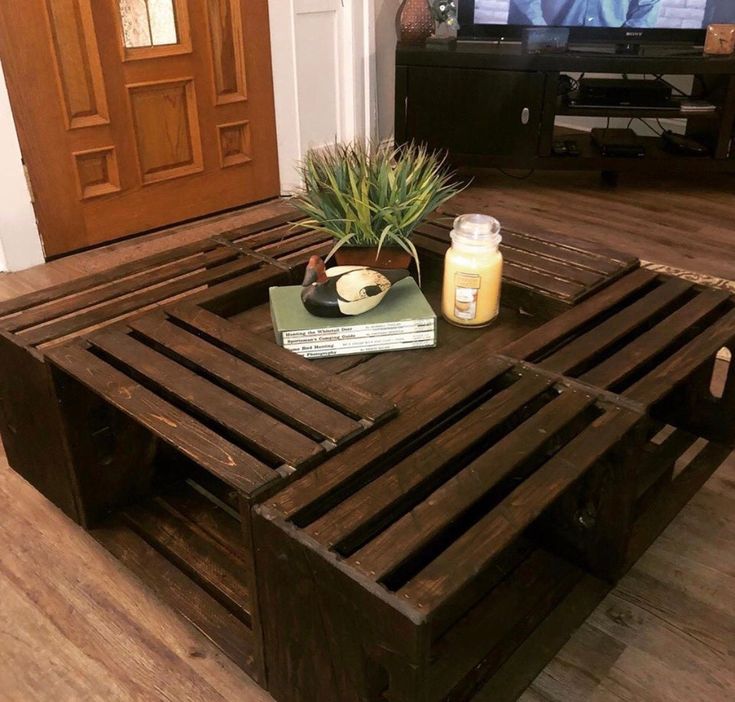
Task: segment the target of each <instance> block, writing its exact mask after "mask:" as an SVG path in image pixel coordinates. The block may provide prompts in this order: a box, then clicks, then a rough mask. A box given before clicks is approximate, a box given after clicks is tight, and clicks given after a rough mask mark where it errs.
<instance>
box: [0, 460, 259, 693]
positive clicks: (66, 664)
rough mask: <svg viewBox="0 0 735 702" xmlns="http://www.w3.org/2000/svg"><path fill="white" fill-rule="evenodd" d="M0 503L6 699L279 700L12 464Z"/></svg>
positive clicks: (1, 684)
mask: <svg viewBox="0 0 735 702" xmlns="http://www.w3.org/2000/svg"><path fill="white" fill-rule="evenodd" d="M0 504H2V508H1V509H2V515H3V516H2V519H0V540H2V543H3V548H2V549H1V550H0V591H2V597H0V631H2V633H1V634H0V660H1V661H2V662H1V663H0V690H2V697H3V699H4V700H8V701H12V702H33V701H36V700H38V701H39V702H41V701H45V700H56V701H57V702H62V701H63V702H72V701H74V700H80V699H85V700H95V701H96V700H100V701H102V700H113V699H114V700H124V701H128V700H129V701H130V702H132V701H133V700H143V699H157V700H159V699H160V700H168V701H170V702H174V701H175V700H192V701H195V700H201V701H202V702H204V700H207V702H224V701H225V700H228V701H229V700H232V701H233V702H234V700H240V701H243V700H246V701H247V702H266V701H267V700H270V697H269V696H268V695H266V694H265V693H264V692H262V691H261V690H260V689H259V688H258V687H257V686H256V685H255V684H254V683H253V682H252V681H251V680H250V679H249V678H248V677H247V676H246V675H245V674H244V673H242V672H241V671H240V670H239V668H237V667H236V666H235V664H234V663H231V662H230V661H229V660H228V659H227V658H226V657H225V656H224V654H222V653H221V652H219V651H218V650H217V649H216V648H215V647H214V646H213V645H212V644H211V643H209V641H207V639H206V638H205V637H204V636H203V635H201V634H200V633H199V632H198V631H196V629H195V628H194V627H192V626H191V625H190V624H188V623H187V622H185V621H184V620H183V619H181V618H180V617H179V616H178V615H176V614H174V612H173V611H172V610H170V609H169V608H168V607H167V606H166V605H163V604H162V603H161V601H160V600H159V599H158V597H157V596H156V595H155V594H154V593H153V592H152V591H151V590H149V589H148V588H147V587H145V586H143V585H142V583H141V582H140V581H139V580H138V579H137V578H136V577H135V576H134V575H132V574H131V573H130V572H128V571H127V570H126V569H125V568H124V567H123V566H121V565H120V564H118V563H117V562H116V561H115V559H114V558H113V557H112V556H110V555H108V554H107V553H106V552H105V551H104V549H103V548H102V547H101V546H99V545H98V544H97V543H95V541H94V539H93V538H92V537H91V536H90V535H89V534H86V533H84V532H83V531H81V530H80V529H79V528H78V527H76V526H74V525H73V524H72V522H70V521H69V520H67V519H66V518H65V517H64V516H63V515H62V514H61V513H60V512H59V511H57V510H56V509H55V508H53V507H52V506H51V505H50V504H49V503H48V502H47V501H46V500H45V499H44V498H42V497H41V496H40V495H39V494H38V493H36V492H35V491H34V490H33V489H32V488H31V487H30V486H29V485H28V484H27V483H25V482H24V481H23V480H22V479H21V478H19V477H18V476H16V475H15V474H14V473H12V471H10V470H9V469H8V468H7V464H6V463H5V460H4V457H2V458H0ZM80 563H83V564H84V566H83V567H80ZM51 573H53V576H50V574H51Z"/></svg>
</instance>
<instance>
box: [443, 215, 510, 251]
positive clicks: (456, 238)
mask: <svg viewBox="0 0 735 702" xmlns="http://www.w3.org/2000/svg"><path fill="white" fill-rule="evenodd" d="M451 237H452V243H454V244H459V245H460V246H481V247H489V248H497V247H498V246H499V245H500V242H501V241H502V239H503V238H502V237H501V236H500V222H498V220H497V219H495V217H490V216H489V215H483V214H464V215H460V216H459V217H457V218H456V219H455V220H454V228H453V229H452V233H451Z"/></svg>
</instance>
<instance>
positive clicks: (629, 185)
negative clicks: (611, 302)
mask: <svg viewBox="0 0 735 702" xmlns="http://www.w3.org/2000/svg"><path fill="white" fill-rule="evenodd" d="M639 185H640V187H634V184H633V182H632V181H628V180H623V181H622V182H621V185H620V187H619V188H618V189H617V190H608V189H603V188H601V187H600V186H599V182H598V180H597V177H596V176H593V175H589V174H568V175H559V174H545V175H539V176H532V177H531V178H529V179H528V180H525V181H514V180H509V179H507V178H505V177H503V176H484V177H482V178H481V179H479V180H478V181H476V182H475V184H474V185H473V186H472V187H471V188H470V189H468V190H467V191H466V192H465V193H463V194H462V195H461V196H460V198H459V202H458V204H457V207H458V208H459V209H461V210H463V211H469V210H471V209H480V208H481V207H482V209H486V210H487V211H490V212H492V213H494V214H496V216H498V217H499V218H500V219H501V220H502V221H503V222H504V223H505V224H506V225H508V226H512V227H516V228H519V229H521V228H524V229H527V230H531V231H533V230H534V229H540V228H542V227H544V226H546V227H547V228H550V229H553V230H554V231H559V232H568V233H571V234H573V235H574V236H576V237H578V238H582V239H585V238H586V239H590V240H595V241H603V242H607V243H609V244H610V245H613V246H617V247H620V248H625V249H628V250H631V251H634V252H635V253H637V254H638V255H640V256H642V257H643V258H646V259H648V260H652V261H655V262H659V263H666V264H669V265H672V266H677V267H682V268H688V269H691V270H698V271H701V272H707V273H715V274H717V275H719V276H723V277H729V278H734V279H735V255H734V254H735V237H734V236H733V234H735V232H733V230H734V229H735V223H734V222H735V198H733V195H732V194H731V192H730V190H729V189H726V188H725V187H723V186H722V185H721V186H720V187H715V186H714V185H710V186H706V185H705V184H703V183H699V184H697V185H695V186H691V185H686V184H684V183H681V182H678V183H677V182H676V181H672V182H668V183H663V184H662V183H658V184H657V185H656V187H654V185H653V184H652V183H651V182H645V183H641V184H639ZM725 185H726V186H727V185H731V181H727V182H726V183H725ZM278 207H280V205H279V204H277V203H275V204H274V203H271V204H268V205H264V206H259V207H256V208H250V209H248V210H243V211H241V212H239V213H236V214H233V215H229V217H231V218H235V220H234V221H237V222H242V223H245V222H247V221H253V220H254V219H256V218H258V217H259V216H262V214H263V212H265V211H269V212H270V211H272V210H273V208H278ZM231 221H232V220H231ZM544 222H548V224H546V225H544ZM224 226H225V220H222V219H221V218H217V219H216V220H213V221H208V222H207V223H204V224H201V225H195V226H193V225H189V226H188V227H185V228H180V229H179V230H178V232H177V233H176V235H175V236H174V235H173V234H172V233H171V232H166V233H162V234H156V235H151V236H148V237H143V238H140V239H137V240H134V241H128V242H122V243H120V244H116V245H114V246H112V247H107V248H106V249H100V250H98V251H94V252H89V253H85V254H80V255H77V256H74V257H71V258H68V259H62V260H59V261H56V262H54V263H52V264H50V265H48V266H44V267H41V268H37V269H32V270H30V271H26V272H23V273H19V274H12V275H0V299H3V298H6V297H10V296H12V295H16V294H18V293H20V292H24V291H26V290H31V289H34V288H38V287H43V286H45V285H49V284H52V283H54V282H61V281H62V280H65V279H68V278H70V277H73V276H76V275H79V274H81V273H82V272H90V271H91V270H94V269H98V268H101V267H105V266H108V265H111V264H112V263H113V262H117V261H119V260H123V259H125V260H127V259H130V258H135V257H137V256H142V255H144V254H147V253H150V252H152V251H154V250H160V249H161V248H163V247H166V246H170V245H173V244H174V243H175V244H179V243H182V242H183V241H186V240H192V239H195V238H198V236H202V235H203V233H210V232H211V231H212V228H214V229H216V228H217V227H224ZM226 226H231V224H230V222H229V221H228V222H226ZM626 231H628V232H630V235H629V239H626V237H625V232H626ZM734 515H735V454H734V455H733V456H731V457H730V458H729V459H728V461H727V463H726V464H725V465H724V466H723V467H722V468H720V470H719V471H718V472H717V473H715V475H714V476H713V477H712V478H711V479H710V480H709V481H708V483H707V484H706V485H705V487H704V488H703V489H702V490H701V491H700V492H699V493H698V494H697V495H696V496H695V498H694V499H693V500H692V501H691V502H690V503H689V504H688V505H687V507H686V508H685V509H684V510H683V511H682V512H681V513H680V514H679V516H678V517H677V518H676V519H675V520H674V522H672V524H671V525H670V526H669V527H668V529H667V530H666V531H665V532H664V533H663V534H662V536H661V537H660V538H659V539H658V540H657V542H656V543H655V544H654V545H653V546H652V547H651V549H649V551H648V552H647V553H646V554H645V555H644V556H643V557H642V558H641V560H640V561H639V562H638V563H637V564H636V566H635V567H634V568H633V569H632V571H631V572H630V573H629V574H628V575H627V576H626V577H625V578H624V579H623V580H622V581H621V582H620V583H619V585H618V586H617V587H616V588H615V589H614V590H613V591H612V592H611V593H610V594H609V595H608V596H607V597H606V598H605V599H604V600H603V601H602V603H601V604H600V605H599V606H598V607H597V608H596V609H595V611H594V613H593V614H592V615H591V616H590V617H589V618H588V620H587V621H586V623H585V624H584V625H583V626H582V627H581V628H580V629H579V630H578V631H577V632H576V634H575V635H574V636H573V638H572V639H571V640H570V642H569V643H568V644H567V645H566V646H565V647H564V648H563V649H562V650H561V651H560V653H559V654H558V655H557V656H556V658H555V659H554V660H553V661H552V662H551V663H549V665H548V666H546V668H545V670H544V671H543V672H542V673H541V674H540V675H539V676H538V677H537V679H536V680H535V681H534V683H533V684H532V685H531V687H530V688H529V689H528V690H527V691H526V692H525V693H523V695H522V696H521V698H520V699H521V700H523V702H589V701H592V702H607V701H610V702H620V701H621V700H624V701H625V702H648V701H651V702H680V701H681V702H700V701H705V700H706V701H707V702H710V701H711V702H720V701H726V700H735V516H734ZM270 699H271V698H270V697H269V696H268V695H267V694H266V693H264V692H263V691H261V690H260V689H259V688H258V687H257V686H256V685H255V684H254V683H253V682H252V681H250V679H249V678H248V677H247V676H246V675H244V674H243V673H242V672H241V671H239V669H237V668H236V667H235V666H234V665H233V664H232V663H230V662H229V660H228V659H227V658H225V657H224V656H222V655H221V654H219V653H218V652H217V650H216V649H215V648H214V647H213V646H212V645H211V644H210V643H209V642H208V641H207V640H206V639H205V638H204V637H203V636H202V635H201V634H199V633H198V632H197V631H196V630H195V629H194V628H193V627H191V626H190V625H189V624H188V623H186V622H184V621H183V620H181V619H180V618H179V617H178V616H177V615H176V614H174V613H173V612H172V611H171V610H169V609H168V608H167V607H166V606H164V605H162V604H160V603H159V602H157V601H156V600H155V598H154V597H153V596H152V595H151V594H150V593H149V592H148V591H147V590H146V588H145V587H144V586H143V585H142V584H141V583H140V582H139V581H138V580H137V579H136V578H135V577H134V576H132V575H130V574H129V573H128V572H127V571H126V570H125V569H124V568H122V567H121V566H120V565H119V564H118V563H117V562H116V561H115V560H114V559H113V558H112V557H111V556H110V555H109V554H108V553H107V552H106V551H105V550H104V549H103V548H102V547H101V546H99V545H98V544H97V543H96V542H95V541H94V540H93V539H92V538H91V537H90V536H89V535H87V534H86V533H85V532H83V531H82V530H81V529H79V528H78V527H76V526H75V525H74V524H72V523H71V522H70V521H69V520H67V519H66V518H65V517H64V516H63V515H62V514H61V513H60V512H59V511H58V510H56V509H55V508H54V507H53V506H52V505H50V504H49V503H48V502H47V501H46V500H45V499H44V498H43V497H41V496H40V495H39V494H38V493H37V492H36V491H35V490H33V489H32V488H31V487H30V486H29V485H28V484H26V483H25V482H24V481H23V480H22V479H21V478H19V477H18V476H16V475H15V474H14V473H13V472H12V471H11V470H10V469H9V468H8V466H7V463H6V461H5V459H4V455H3V454H2V453H0V701H2V702H5V701H6V700H8V701H13V702H15V701H18V702H32V701H36V700H38V701H39V702H47V701H49V702H50V701H53V702H66V701H69V702H76V701H77V700H105V701H110V700H115V701H117V700H171V701H175V702H181V701H184V700H186V701H187V702H188V701H191V702H198V701H200V700H201V701H203V702H210V701H218V700H239V701H241V702H245V701H246V702H261V701H265V700H270ZM325 702H339V701H337V700H335V701H332V700H325Z"/></svg>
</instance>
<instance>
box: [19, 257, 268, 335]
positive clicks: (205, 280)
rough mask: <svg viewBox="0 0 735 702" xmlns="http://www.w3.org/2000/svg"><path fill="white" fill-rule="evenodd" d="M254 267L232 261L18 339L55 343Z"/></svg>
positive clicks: (253, 263)
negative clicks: (57, 340) (55, 340)
mask: <svg viewBox="0 0 735 702" xmlns="http://www.w3.org/2000/svg"><path fill="white" fill-rule="evenodd" d="M258 265H259V262H258V261H253V260H252V259H248V258H241V259H236V260H234V261H230V262H229V263H225V264H223V265H221V266H217V267H216V268H212V269H209V270H204V271H200V272H198V273H194V274H193V275H190V276H186V277H184V278H179V279H177V280H173V281H171V282H169V283H166V284H164V285H160V286H158V287H155V288H150V289H145V290H141V291H138V292H136V293H133V294H132V295H129V296H128V297H124V298H122V299H119V300H112V301H110V302H107V303H105V304H102V305H100V306H98V307H95V308H94V309H91V310H88V311H87V312H82V313H80V314H77V315H74V316H73V317H65V318H63V319H60V320H58V321H56V322H52V323H51V324H46V325H44V326H42V327H36V328H34V329H31V330H28V331H25V332H21V333H20V334H19V336H20V337H21V338H22V339H23V340H24V341H25V343H27V344H31V345H37V344H43V343H46V342H48V341H52V340H53V339H58V338H60V337H63V336H68V335H70V334H72V333H74V332H78V331H81V330H83V329H87V328H89V327H92V326H95V325H98V324H103V323H104V322H106V321H108V320H110V319H115V318H118V317H120V316H121V315H124V314H125V313H128V312H132V311H135V310H137V309H140V308H141V307H144V306H146V305H150V304H152V303H155V302H163V301H165V300H168V299H170V298H172V297H175V296H176V295H179V294H180V293H183V292H186V291H187V290H195V289H196V288H198V287H201V286H203V285H212V284H215V283H217V282H220V281H222V280H225V279H227V278H230V277H233V276H234V275H236V274H238V273H245V272H247V271H249V270H252V269H254V268H256V267H257V266H258Z"/></svg>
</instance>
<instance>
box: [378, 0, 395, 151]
mask: <svg viewBox="0 0 735 702" xmlns="http://www.w3.org/2000/svg"><path fill="white" fill-rule="evenodd" d="M400 4H401V0H375V49H376V56H375V64H376V92H377V99H378V134H379V136H380V138H381V139H387V138H389V137H391V136H392V135H393V116H394V112H395V110H394V102H395V80H396V72H395V55H396V40H397V38H396V14H397V12H398V7H399V5H400Z"/></svg>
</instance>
